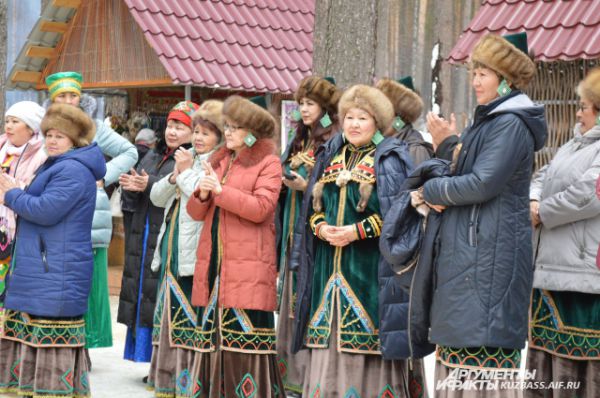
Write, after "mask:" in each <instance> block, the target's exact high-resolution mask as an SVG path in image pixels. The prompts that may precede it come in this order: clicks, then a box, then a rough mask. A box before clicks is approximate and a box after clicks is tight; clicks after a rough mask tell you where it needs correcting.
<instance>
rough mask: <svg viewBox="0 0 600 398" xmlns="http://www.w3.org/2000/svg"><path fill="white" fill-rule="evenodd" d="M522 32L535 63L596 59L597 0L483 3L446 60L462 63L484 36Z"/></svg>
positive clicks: (599, 46) (599, 43)
mask: <svg viewBox="0 0 600 398" xmlns="http://www.w3.org/2000/svg"><path fill="white" fill-rule="evenodd" d="M524 30H525V31H527V37H528V42H529V49H530V51H533V52H534V54H535V59H536V61H545V62H551V61H556V60H566V61H570V60H574V59H581V58H583V59H595V58H600V1H598V0H571V1H564V0H554V1H548V0H486V1H485V2H484V3H483V4H482V5H481V8H480V9H479V11H478V12H477V14H476V15H475V17H474V18H473V20H472V21H471V23H470V24H469V26H468V27H467V28H466V29H465V30H464V31H463V33H462V35H461V36H460V38H459V39H458V42H457V43H456V45H455V46H454V48H453V49H452V50H451V51H450V54H449V55H448V58H447V60H448V61H449V62H451V63H460V62H465V61H466V60H467V58H468V56H469V54H470V53H471V50H472V49H473V47H474V46H475V44H476V43H477V40H479V38H480V37H481V36H483V35H484V34H486V33H495V34H500V35H504V34H508V33H516V32H522V31H524Z"/></svg>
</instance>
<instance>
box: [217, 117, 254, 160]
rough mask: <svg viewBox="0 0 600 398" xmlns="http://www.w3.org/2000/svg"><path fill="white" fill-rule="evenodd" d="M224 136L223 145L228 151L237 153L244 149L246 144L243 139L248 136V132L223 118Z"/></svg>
mask: <svg viewBox="0 0 600 398" xmlns="http://www.w3.org/2000/svg"><path fill="white" fill-rule="evenodd" d="M223 130H224V135H225V145H226V146H227V148H228V149H230V150H232V151H234V152H239V151H241V150H242V149H244V146H246V144H245V143H244V138H246V136H247V135H248V131H247V130H246V129H243V128H241V127H239V126H237V125H236V124H235V123H234V122H233V121H231V120H230V119H228V118H225V125H224V126H223Z"/></svg>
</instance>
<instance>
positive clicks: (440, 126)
mask: <svg viewBox="0 0 600 398" xmlns="http://www.w3.org/2000/svg"><path fill="white" fill-rule="evenodd" d="M426 119H427V131H429V133H430V134H431V139H432V140H433V148H434V149H436V148H437V147H438V146H439V145H440V144H441V143H442V142H443V141H444V140H445V139H446V138H448V137H450V136H451V135H456V117H454V113H452V114H450V122H448V121H447V120H446V119H444V118H443V117H440V116H438V115H436V114H435V113H433V112H428V113H427V117H426Z"/></svg>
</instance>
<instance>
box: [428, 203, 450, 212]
mask: <svg viewBox="0 0 600 398" xmlns="http://www.w3.org/2000/svg"><path fill="white" fill-rule="evenodd" d="M425 204H426V205H427V206H429V208H430V209H432V210H434V211H437V212H438V213H441V212H443V211H444V210H446V206H444V205H434V204H431V203H429V202H425Z"/></svg>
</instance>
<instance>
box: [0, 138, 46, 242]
mask: <svg viewBox="0 0 600 398" xmlns="http://www.w3.org/2000/svg"><path fill="white" fill-rule="evenodd" d="M7 142H8V138H7V136H6V134H3V135H1V136H0V148H2V147H4V145H6V143H7ZM47 158H48V155H47V154H46V150H45V149H44V140H43V139H42V137H41V135H40V134H36V136H34V137H33V138H31V139H30V140H29V142H28V143H27V147H26V148H25V149H24V150H23V153H22V154H21V156H19V158H18V159H17V160H16V161H15V163H16V164H15V167H14V168H13V167H12V165H11V169H10V172H9V173H8V174H9V176H11V177H14V179H15V181H17V182H18V183H19V185H20V186H21V188H25V186H26V185H27V184H29V182H30V181H31V180H32V179H33V176H34V175H35V172H36V170H37V169H38V168H39V167H40V166H41V165H42V164H43V163H44V162H45V161H46V159H47ZM2 212H3V213H4V214H3V216H4V217H6V222H7V224H8V231H9V233H8V235H9V238H10V239H11V240H12V239H13V238H14V236H15V227H16V217H15V214H14V213H13V212H12V211H10V210H9V209H4V210H3V211H2Z"/></svg>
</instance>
